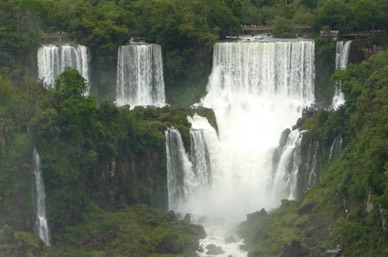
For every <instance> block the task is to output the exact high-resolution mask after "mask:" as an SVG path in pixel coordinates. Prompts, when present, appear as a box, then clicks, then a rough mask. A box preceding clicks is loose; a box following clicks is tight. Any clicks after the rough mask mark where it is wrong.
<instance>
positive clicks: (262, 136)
mask: <svg viewBox="0 0 388 257" xmlns="http://www.w3.org/2000/svg"><path fill="white" fill-rule="evenodd" d="M314 76H315V72H314V41H311V40H287V41H286V40H272V41H265V42H233V43H217V44H216V45H215V47H214V56H213V70H212V73H211V75H210V78H209V83H208V88H207V90H208V92H207V95H206V96H205V97H204V98H203V99H202V102H201V104H202V105H204V106H207V107H210V108H213V110H214V112H215V115H216V118H217V125H218V128H219V139H220V151H221V152H220V153H219V155H220V159H221V160H220V163H221V164H222V166H219V167H218V169H219V170H218V173H219V174H221V177H220V179H219V180H218V182H217V183H216V184H215V185H213V187H215V188H217V189H218V191H217V192H215V193H214V194H212V193H209V194H208V195H207V197H206V199H203V201H204V202H212V203H217V207H215V206H216V205H215V204H213V207H214V209H216V210H217V211H214V210H213V209H211V208H210V209H207V210H205V209H204V210H203V213H207V214H211V213H213V214H214V213H215V212H216V213H217V214H218V215H220V216H223V215H225V213H228V215H229V218H232V219H234V220H242V219H244V218H245V214H246V213H249V212H253V211H256V210H257V209H259V208H260V209H261V208H267V209H268V208H273V207H276V206H278V205H279V203H280V200H281V199H283V198H284V195H282V194H272V191H273V189H272V187H273V175H272V165H271V159H272V153H273V151H274V149H275V148H276V147H277V145H278V137H279V135H280V134H281V132H282V131H283V130H284V129H285V128H287V127H291V126H293V125H294V124H295V122H296V120H297V119H298V118H299V117H301V113H302V109H303V106H306V105H309V104H311V103H312V102H313V101H314ZM282 183H284V184H287V183H288V182H287V181H285V180H284V181H282ZM278 184H279V183H278ZM218 205H219V206H218ZM204 206H206V205H204Z"/></svg>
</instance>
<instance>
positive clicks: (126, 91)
mask: <svg viewBox="0 0 388 257" xmlns="http://www.w3.org/2000/svg"><path fill="white" fill-rule="evenodd" d="M116 104H117V105H119V106H121V105H125V104H129V105H131V108H133V107H134V106H138V105H143V106H145V105H154V106H164V105H165V92H164V78H163V60H162V48H161V46H160V45H156V44H142V45H138V44H131V45H125V46H120V48H119V51H118V62H117V88H116Z"/></svg>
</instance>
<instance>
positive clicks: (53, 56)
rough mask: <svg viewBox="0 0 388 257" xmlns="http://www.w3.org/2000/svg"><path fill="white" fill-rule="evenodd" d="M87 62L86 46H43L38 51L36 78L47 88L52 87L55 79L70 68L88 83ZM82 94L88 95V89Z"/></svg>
mask: <svg viewBox="0 0 388 257" xmlns="http://www.w3.org/2000/svg"><path fill="white" fill-rule="evenodd" d="M89 61H90V60H89V54H88V49H87V47H86V46H83V45H77V46H71V45H61V46H56V45H51V44H50V45H43V46H42V47H40V48H39V49H38V77H39V79H40V80H42V81H43V83H44V84H45V85H46V86H47V87H54V85H55V79H56V77H57V76H58V75H59V74H61V73H62V72H63V70H64V69H65V68H66V67H72V68H75V69H77V70H78V71H79V73H80V74H81V75H82V76H83V77H84V79H85V80H86V82H88V81H89ZM84 94H85V95H88V94H89V87H87V91H86V92H85V93H84Z"/></svg>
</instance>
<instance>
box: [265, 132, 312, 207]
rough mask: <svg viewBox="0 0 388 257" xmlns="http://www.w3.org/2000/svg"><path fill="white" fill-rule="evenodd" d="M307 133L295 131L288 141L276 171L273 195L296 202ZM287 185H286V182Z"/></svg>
mask: <svg viewBox="0 0 388 257" xmlns="http://www.w3.org/2000/svg"><path fill="white" fill-rule="evenodd" d="M304 132H305V131H299V130H298V129H295V130H293V131H292V132H291V133H290V134H289V135H288V139H287V144H286V145H285V146H284V148H283V151H282V154H281V156H280V160H279V163H278V165H277V168H276V171H275V178H274V186H273V191H272V193H273V194H277V195H280V196H282V197H283V198H288V199H289V200H295V199H296V197H297V194H298V188H297V185H298V173H299V165H300V164H301V163H302V160H301V155H300V143H301V141H302V137H303V133H304ZM285 181H286V182H287V183H284V182H285Z"/></svg>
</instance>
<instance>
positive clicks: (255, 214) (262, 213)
mask: <svg viewBox="0 0 388 257" xmlns="http://www.w3.org/2000/svg"><path fill="white" fill-rule="evenodd" d="M267 214H268V213H267V212H266V211H265V209H264V208H263V209H261V210H260V211H256V212H253V213H249V214H247V220H248V221H252V220H255V219H258V218H262V217H264V216H266V215H267Z"/></svg>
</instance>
